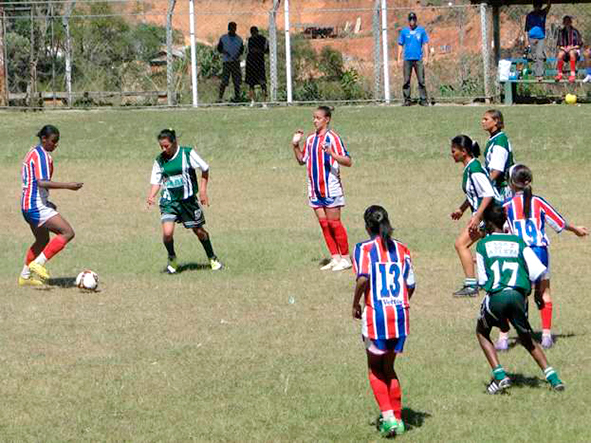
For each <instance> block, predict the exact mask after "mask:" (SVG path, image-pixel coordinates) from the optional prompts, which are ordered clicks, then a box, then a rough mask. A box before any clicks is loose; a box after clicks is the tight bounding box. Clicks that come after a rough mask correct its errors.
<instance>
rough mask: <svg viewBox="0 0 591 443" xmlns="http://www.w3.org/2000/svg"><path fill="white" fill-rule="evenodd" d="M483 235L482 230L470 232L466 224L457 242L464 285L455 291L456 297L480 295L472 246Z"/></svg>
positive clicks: (456, 246)
mask: <svg viewBox="0 0 591 443" xmlns="http://www.w3.org/2000/svg"><path fill="white" fill-rule="evenodd" d="M480 237H481V233H480V231H478V232H476V233H473V232H470V230H469V229H468V227H467V226H466V227H465V228H464V229H463V230H462V232H461V233H460V235H459V236H458V238H457V239H456V242H455V245H454V246H455V248H456V252H457V253H458V257H459V258H460V263H461V264H462V269H463V270H464V276H465V279H464V286H463V287H462V288H461V289H460V290H459V291H456V292H454V294H453V295H454V296H456V297H466V296H469V297H476V296H477V295H478V282H477V280H476V273H475V271H474V260H473V259H472V253H471V252H470V247H471V246H472V245H473V244H474V243H475V242H476V241H477V240H478V239H479V238H480Z"/></svg>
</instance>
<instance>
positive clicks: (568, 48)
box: [555, 15, 583, 83]
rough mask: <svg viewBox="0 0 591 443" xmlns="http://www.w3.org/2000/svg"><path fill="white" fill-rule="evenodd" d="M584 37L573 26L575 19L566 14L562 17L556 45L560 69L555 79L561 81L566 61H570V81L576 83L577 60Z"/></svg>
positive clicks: (557, 66) (557, 65) (558, 67)
mask: <svg viewBox="0 0 591 443" xmlns="http://www.w3.org/2000/svg"><path fill="white" fill-rule="evenodd" d="M582 45H583V39H582V38H581V33H580V32H579V31H577V29H576V28H575V27H574V26H573V20H572V18H571V17H570V16H568V15H565V16H564V18H563V19H562V28H560V30H559V31H558V39H557V40H556V46H558V55H557V56H556V60H557V63H556V70H557V71H558V73H557V75H556V78H555V80H556V81H557V82H559V81H560V80H562V68H563V66H564V62H567V61H568V62H570V75H569V76H568V81H569V82H570V83H574V81H575V79H576V76H577V67H576V64H577V60H578V59H579V57H580V55H581V54H580V51H581V46H582Z"/></svg>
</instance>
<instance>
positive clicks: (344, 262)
mask: <svg viewBox="0 0 591 443" xmlns="http://www.w3.org/2000/svg"><path fill="white" fill-rule="evenodd" d="M352 267H353V265H352V264H351V260H349V259H348V258H343V259H341V261H340V262H339V263H338V264H337V265H336V266H333V268H332V270H333V271H335V272H336V271H344V270H345V269H350V268H352Z"/></svg>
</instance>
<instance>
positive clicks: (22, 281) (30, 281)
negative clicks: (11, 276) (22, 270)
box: [18, 275, 43, 286]
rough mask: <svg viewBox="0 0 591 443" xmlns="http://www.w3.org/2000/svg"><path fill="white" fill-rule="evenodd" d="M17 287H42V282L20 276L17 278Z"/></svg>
mask: <svg viewBox="0 0 591 443" xmlns="http://www.w3.org/2000/svg"><path fill="white" fill-rule="evenodd" d="M18 285H19V286H43V282H42V281H41V280H37V279H36V278H33V277H29V278H24V277H23V276H22V275H19V276H18Z"/></svg>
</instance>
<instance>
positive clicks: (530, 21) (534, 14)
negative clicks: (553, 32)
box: [525, 0, 550, 81]
mask: <svg viewBox="0 0 591 443" xmlns="http://www.w3.org/2000/svg"><path fill="white" fill-rule="evenodd" d="M533 5H534V10H533V11H531V12H530V13H529V14H527V17H526V18H525V32H527V38H528V41H529V47H530V49H531V54H532V57H533V59H534V75H535V76H536V78H537V80H538V81H541V80H542V79H543V78H544V44H545V41H546V16H547V15H548V11H550V0H548V4H547V5H546V7H545V8H542V0H534V2H533Z"/></svg>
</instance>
